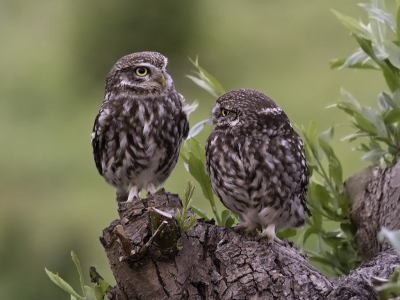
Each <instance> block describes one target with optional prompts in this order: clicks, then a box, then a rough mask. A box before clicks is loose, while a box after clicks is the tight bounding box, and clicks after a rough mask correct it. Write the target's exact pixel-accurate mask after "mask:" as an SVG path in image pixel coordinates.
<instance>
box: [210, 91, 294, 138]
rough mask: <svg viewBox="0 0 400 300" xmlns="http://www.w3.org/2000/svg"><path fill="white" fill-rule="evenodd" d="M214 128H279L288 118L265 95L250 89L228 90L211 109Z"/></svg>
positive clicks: (287, 121) (286, 122) (287, 122)
mask: <svg viewBox="0 0 400 300" xmlns="http://www.w3.org/2000/svg"><path fill="white" fill-rule="evenodd" d="M212 120H213V123H214V129H216V130H218V129H221V130H226V129H235V128H251V129H256V130H269V129H273V130H275V129H279V128H282V127H283V126H284V125H285V124H288V125H289V126H290V122H289V119H288V118H287V116H286V114H285V113H284V112H283V110H282V109H281V108H280V107H279V106H278V105H277V104H276V103H275V102H274V101H272V100H271V99H270V98H269V97H267V96H266V95H264V94H262V93H260V92H257V91H255V90H250V89H240V90H234V91H230V92H228V93H226V94H224V95H222V96H221V97H219V98H218V99H217V101H216V103H215V105H214V108H213V110H212Z"/></svg>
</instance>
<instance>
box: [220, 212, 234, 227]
mask: <svg viewBox="0 0 400 300" xmlns="http://www.w3.org/2000/svg"><path fill="white" fill-rule="evenodd" d="M221 221H222V226H225V227H226V228H229V227H231V226H232V225H233V224H235V223H236V219H235V215H234V213H233V212H231V211H230V210H227V209H225V210H224V211H222V213H221Z"/></svg>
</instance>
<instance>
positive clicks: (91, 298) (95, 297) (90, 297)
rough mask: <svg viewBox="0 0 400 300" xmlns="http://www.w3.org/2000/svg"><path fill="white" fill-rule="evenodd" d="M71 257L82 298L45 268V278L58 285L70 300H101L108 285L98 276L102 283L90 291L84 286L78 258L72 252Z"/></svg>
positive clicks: (56, 275)
mask: <svg viewBox="0 0 400 300" xmlns="http://www.w3.org/2000/svg"><path fill="white" fill-rule="evenodd" d="M71 257H72V260H73V262H74V263H75V266H76V268H77V270H78V273H79V281H80V284H81V289H82V292H83V295H84V296H81V295H79V294H78V293H77V292H75V290H74V289H73V288H72V287H71V286H70V285H69V284H68V283H67V282H66V281H65V280H63V279H62V278H61V277H60V276H58V274H54V273H52V272H50V271H49V270H47V269H46V268H45V271H46V273H47V276H49V277H50V279H51V281H53V282H54V283H55V284H56V285H58V286H59V287H60V288H62V289H63V290H64V291H66V292H67V293H68V294H70V295H71V300H77V299H79V300H102V299H103V298H104V295H105V293H106V291H107V290H108V289H109V288H111V287H110V285H109V284H108V283H107V282H106V281H104V280H103V279H102V278H101V277H100V276H99V277H100V278H101V280H102V283H101V285H100V286H99V285H98V284H96V285H95V286H94V288H93V289H92V288H91V287H89V286H87V285H85V283H84V279H83V275H82V269H81V264H80V262H79V260H78V257H77V256H76V255H75V253H74V252H73V251H71Z"/></svg>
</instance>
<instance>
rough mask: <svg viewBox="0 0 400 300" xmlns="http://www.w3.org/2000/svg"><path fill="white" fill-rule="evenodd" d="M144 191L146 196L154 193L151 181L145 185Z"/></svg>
mask: <svg viewBox="0 0 400 300" xmlns="http://www.w3.org/2000/svg"><path fill="white" fill-rule="evenodd" d="M146 191H147V197H148V196H151V195H153V194H155V192H156V188H155V187H154V184H153V183H149V184H148V185H147V188H146Z"/></svg>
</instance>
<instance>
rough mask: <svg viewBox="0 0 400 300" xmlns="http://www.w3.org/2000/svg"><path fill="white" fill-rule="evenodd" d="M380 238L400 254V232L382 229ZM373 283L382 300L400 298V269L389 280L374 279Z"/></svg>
mask: <svg viewBox="0 0 400 300" xmlns="http://www.w3.org/2000/svg"><path fill="white" fill-rule="evenodd" d="M378 238H379V240H380V241H383V239H385V238H386V239H387V240H388V241H389V243H390V244H392V246H393V247H394V249H395V250H396V251H397V253H399V254H400V231H392V230H388V229H386V228H382V229H381V231H380V232H379V234H378ZM371 281H372V284H373V286H374V288H375V290H376V291H377V292H378V295H379V299H380V300H389V299H394V298H396V297H398V296H400V268H396V270H395V271H394V272H393V273H392V274H391V275H390V276H389V278H388V279H386V278H378V277H373V278H372V280H371ZM396 299H397V298H396Z"/></svg>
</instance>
